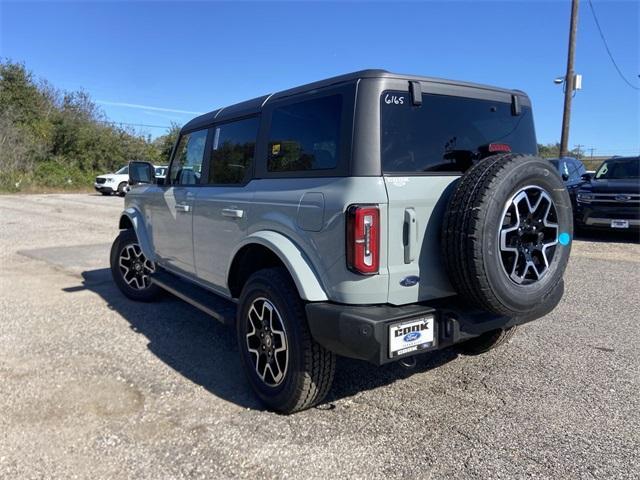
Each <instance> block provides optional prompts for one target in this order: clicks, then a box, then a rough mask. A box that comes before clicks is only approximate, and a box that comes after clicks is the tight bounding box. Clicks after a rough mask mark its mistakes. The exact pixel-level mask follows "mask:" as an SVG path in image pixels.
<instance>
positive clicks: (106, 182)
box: [93, 165, 167, 197]
mask: <svg viewBox="0 0 640 480" xmlns="http://www.w3.org/2000/svg"><path fill="white" fill-rule="evenodd" d="M154 170H155V177H156V178H157V179H164V178H165V176H166V175H167V166H166V165H154ZM93 186H94V188H95V189H96V191H97V192H100V193H102V194H103V195H112V194H114V193H117V194H118V195H120V196H121V197H124V196H125V195H126V194H127V192H128V191H129V166H128V165H127V166H125V167H122V168H121V169H120V170H118V171H116V172H115V173H107V174H105V175H98V176H97V177H96V181H95V183H94V184H93Z"/></svg>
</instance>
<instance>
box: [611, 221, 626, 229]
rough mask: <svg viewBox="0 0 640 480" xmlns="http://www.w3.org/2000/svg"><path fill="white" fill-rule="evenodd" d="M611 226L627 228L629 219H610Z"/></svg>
mask: <svg viewBox="0 0 640 480" xmlns="http://www.w3.org/2000/svg"><path fill="white" fill-rule="evenodd" d="M611 228H629V220H611Z"/></svg>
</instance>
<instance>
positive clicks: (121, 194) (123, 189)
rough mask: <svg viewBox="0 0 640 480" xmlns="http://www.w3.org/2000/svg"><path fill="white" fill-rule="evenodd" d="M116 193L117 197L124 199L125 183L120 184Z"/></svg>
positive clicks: (125, 192)
mask: <svg viewBox="0 0 640 480" xmlns="http://www.w3.org/2000/svg"><path fill="white" fill-rule="evenodd" d="M117 191H118V195H119V196H121V197H124V196H125V195H126V194H127V182H120V183H119V184H118V190H117Z"/></svg>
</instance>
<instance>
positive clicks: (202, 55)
mask: <svg viewBox="0 0 640 480" xmlns="http://www.w3.org/2000/svg"><path fill="white" fill-rule="evenodd" d="M594 6H595V9H596V13H597V14H598V17H599V20H600V24H601V26H602V28H603V31H604V34H605V36H606V38H607V40H608V42H609V46H610V48H611V51H612V52H613V55H614V57H615V59H616V61H617V62H618V64H619V66H620V68H621V70H622V71H623V72H624V74H625V75H626V77H627V78H628V79H629V81H630V82H631V83H633V84H634V85H636V86H640V78H639V77H638V75H639V74H640V34H639V29H640V27H639V24H640V2H637V1H625V2H614V1H595V0H594ZM569 11H570V1H569V0H557V1H547V2H543V1H526V2H523V1H509V2H489V1H474V2H464V1H440V2H413V3H400V2H393V3H392V2H388V3H385V2H375V3H365V2H342V3H329V2H313V3H312V2H297V3H293V2H289V3H274V2H259V3H248V2H233V3H223V2H196V3H187V2H161V3H152V2H137V3H134V2H25V1H22V2H11V1H5V0H0V56H2V57H5V58H10V59H12V60H14V61H21V62H24V63H25V64H26V66H27V67H28V68H29V69H31V70H32V71H33V72H34V73H35V75H37V76H39V77H42V78H46V79H47V80H49V81H50V82H51V83H53V84H54V85H55V86H57V87H58V88H62V89H71V90H74V89H79V88H84V89H85V90H87V91H88V92H89V93H90V94H91V96H92V98H93V99H94V100H96V101H98V102H99V103H100V104H101V106H102V108H103V109H104V111H105V113H106V114H107V115H108V116H109V117H110V118H111V119H112V120H114V121H118V122H126V123H135V124H146V125H157V126H161V127H162V126H166V125H169V123H170V122H171V121H175V122H178V123H184V122H186V121H187V120H189V119H190V118H192V117H193V116H195V114H196V113H197V112H205V111H209V110H212V109H214V108H216V107H219V106H224V105H227V104H230V103H234V102H237V101H241V100H244V99H247V98H251V97H255V96H258V95H262V94H264V93H269V92H272V91H277V90H280V89H284V88H287V87H292V86H295V85H298V84H302V83H305V82H309V81H313V80H317V79H320V78H324V77H328V76H332V75H336V74H340V73H345V72H349V71H353V70H359V69H363V68H385V69H388V70H391V71H396V72H402V73H415V74H422V75H428V76H436V77H444V78H453V79H460V80H469V81H474V82H480V83H488V84H494V85H499V86H504V87H512V88H519V89H522V90H525V91H526V92H527V93H528V94H529V95H530V96H531V98H532V101H533V106H534V115H535V120H536V129H537V134H538V140H539V142H541V143H550V142H555V141H558V140H559V136H560V126H561V115H562V88H561V87H559V86H557V85H554V84H553V79H554V78H555V77H557V76H562V75H563V74H564V70H565V68H566V51H567V41H568V38H567V36H568V23H569ZM575 68H576V70H577V72H579V73H581V74H582V75H583V77H584V80H583V90H582V91H580V92H578V93H577V95H576V97H575V100H574V108H573V118H572V131H571V139H570V145H571V146H574V145H576V144H582V145H584V146H585V147H587V148H589V147H592V148H595V154H596V155H597V154H615V153H620V154H631V153H636V154H637V153H638V151H639V150H640V118H639V117H640V100H639V98H640V97H639V94H640V91H638V90H633V89H632V88H630V87H629V86H627V85H626V84H625V83H624V82H623V81H622V80H621V79H620V78H619V76H618V74H617V73H616V71H615V70H614V67H613V66H612V64H611V63H610V60H609V58H608V57H607V54H606V51H605V49H604V46H603V44H602V41H601V39H600V37H599V34H598V31H597V29H596V26H595V23H594V21H593V17H592V14H591V11H590V8H589V4H588V0H582V1H581V4H580V15H579V27H578V41H577V51H576V67H575ZM125 104H127V105H128V106H125ZM132 105H133V106H132ZM151 107H153V108H151ZM138 130H139V131H141V132H144V133H150V134H152V135H159V134H161V133H163V129H162V128H156V127H139V128H138Z"/></svg>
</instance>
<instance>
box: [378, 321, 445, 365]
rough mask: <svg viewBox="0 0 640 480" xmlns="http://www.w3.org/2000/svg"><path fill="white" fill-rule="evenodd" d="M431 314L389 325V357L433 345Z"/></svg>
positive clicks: (433, 326) (433, 323)
mask: <svg viewBox="0 0 640 480" xmlns="http://www.w3.org/2000/svg"><path fill="white" fill-rule="evenodd" d="M434 328H435V321H434V318H433V315H427V316H424V317H421V318H416V319H412V320H407V321H406V322H402V323H394V324H393V325H390V326H389V357H390V358H394V357H398V356H400V355H405V354H407V353H411V352H417V351H420V350H424V349H427V348H431V347H433V346H435V341H434V332H433V330H434Z"/></svg>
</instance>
